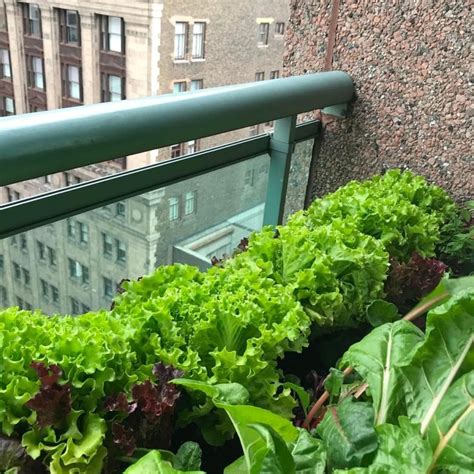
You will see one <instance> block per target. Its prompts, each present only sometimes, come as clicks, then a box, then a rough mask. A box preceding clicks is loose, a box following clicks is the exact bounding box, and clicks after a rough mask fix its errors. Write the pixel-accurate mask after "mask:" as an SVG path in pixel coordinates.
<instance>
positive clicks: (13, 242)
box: [10, 235, 18, 247]
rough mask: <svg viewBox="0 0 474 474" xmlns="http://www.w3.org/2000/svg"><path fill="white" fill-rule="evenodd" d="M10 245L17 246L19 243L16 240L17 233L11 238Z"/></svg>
mask: <svg viewBox="0 0 474 474" xmlns="http://www.w3.org/2000/svg"><path fill="white" fill-rule="evenodd" d="M10 245H14V246H15V247H16V246H17V245H18V242H17V241H16V235H14V236H13V237H11V238H10Z"/></svg>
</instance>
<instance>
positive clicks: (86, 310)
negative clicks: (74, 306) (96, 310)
mask: <svg viewBox="0 0 474 474" xmlns="http://www.w3.org/2000/svg"><path fill="white" fill-rule="evenodd" d="M81 308H82V312H83V313H89V312H90V310H91V309H90V308H89V306H86V305H85V304H81Z"/></svg>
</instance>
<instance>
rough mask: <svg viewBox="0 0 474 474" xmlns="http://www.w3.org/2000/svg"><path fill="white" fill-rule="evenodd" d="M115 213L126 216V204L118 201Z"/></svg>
mask: <svg viewBox="0 0 474 474" xmlns="http://www.w3.org/2000/svg"><path fill="white" fill-rule="evenodd" d="M115 215H117V216H119V217H125V204H124V203H123V202H118V203H117V204H116V205H115Z"/></svg>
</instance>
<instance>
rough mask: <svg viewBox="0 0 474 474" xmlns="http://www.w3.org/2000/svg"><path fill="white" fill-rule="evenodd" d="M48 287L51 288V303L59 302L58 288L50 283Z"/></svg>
mask: <svg viewBox="0 0 474 474" xmlns="http://www.w3.org/2000/svg"><path fill="white" fill-rule="evenodd" d="M50 288H51V299H52V301H53V303H59V290H58V289H57V288H56V287H55V286H53V285H50Z"/></svg>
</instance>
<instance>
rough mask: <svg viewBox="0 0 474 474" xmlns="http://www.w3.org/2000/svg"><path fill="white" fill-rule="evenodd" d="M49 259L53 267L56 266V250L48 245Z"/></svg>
mask: <svg viewBox="0 0 474 474" xmlns="http://www.w3.org/2000/svg"><path fill="white" fill-rule="evenodd" d="M48 261H49V264H50V265H51V266H52V267H55V266H56V262H57V259H56V250H54V249H52V248H51V247H48Z"/></svg>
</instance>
